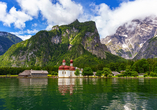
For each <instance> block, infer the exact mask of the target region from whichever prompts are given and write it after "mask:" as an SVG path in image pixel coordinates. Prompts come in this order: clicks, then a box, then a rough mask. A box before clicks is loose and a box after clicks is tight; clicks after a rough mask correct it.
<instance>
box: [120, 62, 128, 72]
mask: <svg viewBox="0 0 157 110" xmlns="http://www.w3.org/2000/svg"><path fill="white" fill-rule="evenodd" d="M125 69H126V65H125V64H124V63H121V64H120V66H119V70H120V71H121V70H125Z"/></svg>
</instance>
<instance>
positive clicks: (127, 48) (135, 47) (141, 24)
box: [101, 17, 157, 59]
mask: <svg viewBox="0 0 157 110" xmlns="http://www.w3.org/2000/svg"><path fill="white" fill-rule="evenodd" d="M156 33H157V18H156V17H147V18H145V19H143V20H139V19H135V20H132V21H131V22H130V23H125V24H124V25H122V26H120V27H119V28H118V29H117V31H116V33H115V34H114V35H111V36H107V37H106V38H104V39H101V42H102V43H103V44H106V46H107V47H108V49H109V50H110V51H111V53H112V54H115V55H119V56H121V57H123V58H126V59H133V58H134V57H135V56H136V55H137V54H138V52H139V51H140V49H141V48H142V47H143V44H144V43H145V42H147V40H149V39H150V38H152V37H154V36H155V35H156Z"/></svg>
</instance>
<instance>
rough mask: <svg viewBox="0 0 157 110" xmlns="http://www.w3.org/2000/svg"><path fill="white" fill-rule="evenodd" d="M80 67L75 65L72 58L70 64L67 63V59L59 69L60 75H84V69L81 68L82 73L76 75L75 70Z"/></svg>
mask: <svg viewBox="0 0 157 110" xmlns="http://www.w3.org/2000/svg"><path fill="white" fill-rule="evenodd" d="M76 69H79V68H77V67H73V60H70V66H67V65H66V61H65V60H63V62H62V65H61V66H60V67H59V69H58V77H82V71H83V69H79V70H80V75H78V76H76V75H75V70H76Z"/></svg>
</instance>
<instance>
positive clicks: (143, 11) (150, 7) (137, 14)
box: [91, 0, 157, 38]
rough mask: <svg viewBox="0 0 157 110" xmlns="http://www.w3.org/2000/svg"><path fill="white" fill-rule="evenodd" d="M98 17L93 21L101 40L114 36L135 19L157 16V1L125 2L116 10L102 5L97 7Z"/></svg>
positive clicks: (94, 17) (93, 18) (139, 0)
mask: <svg viewBox="0 0 157 110" xmlns="http://www.w3.org/2000/svg"><path fill="white" fill-rule="evenodd" d="M95 10H96V13H97V16H93V17H92V18H91V19H92V20H94V21H95V22H96V25H97V28H98V31H99V33H100V36H101V38H104V37H106V36H107V35H112V34H114V33H115V32H116V29H117V28H118V27H119V26H120V25H122V24H124V23H126V22H130V21H131V20H133V19H142V18H144V17H148V16H151V15H156V16H157V11H156V10H157V0H135V1H128V2H126V1H125V2H123V3H121V4H120V6H119V7H118V8H116V9H113V10H111V9H110V8H109V6H107V5H106V4H104V3H102V4H100V5H98V6H95Z"/></svg>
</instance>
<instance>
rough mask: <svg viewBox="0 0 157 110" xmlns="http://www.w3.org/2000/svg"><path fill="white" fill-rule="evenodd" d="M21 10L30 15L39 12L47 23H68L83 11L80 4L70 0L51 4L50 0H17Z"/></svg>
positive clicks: (59, 0)
mask: <svg viewBox="0 0 157 110" xmlns="http://www.w3.org/2000/svg"><path fill="white" fill-rule="evenodd" d="M17 2H18V3H19V5H20V6H21V8H22V10H23V11H24V12H26V13H27V14H29V15H31V16H38V13H39V12H41V14H42V16H43V18H45V19H46V20H47V22H48V24H53V23H54V24H57V25H61V24H68V23H71V22H72V21H74V20H75V19H77V18H78V17H79V15H80V14H82V13H83V8H82V6H81V5H80V4H76V3H75V2H74V1H71V0H58V2H57V3H56V4H53V3H52V2H51V0H17Z"/></svg>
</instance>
